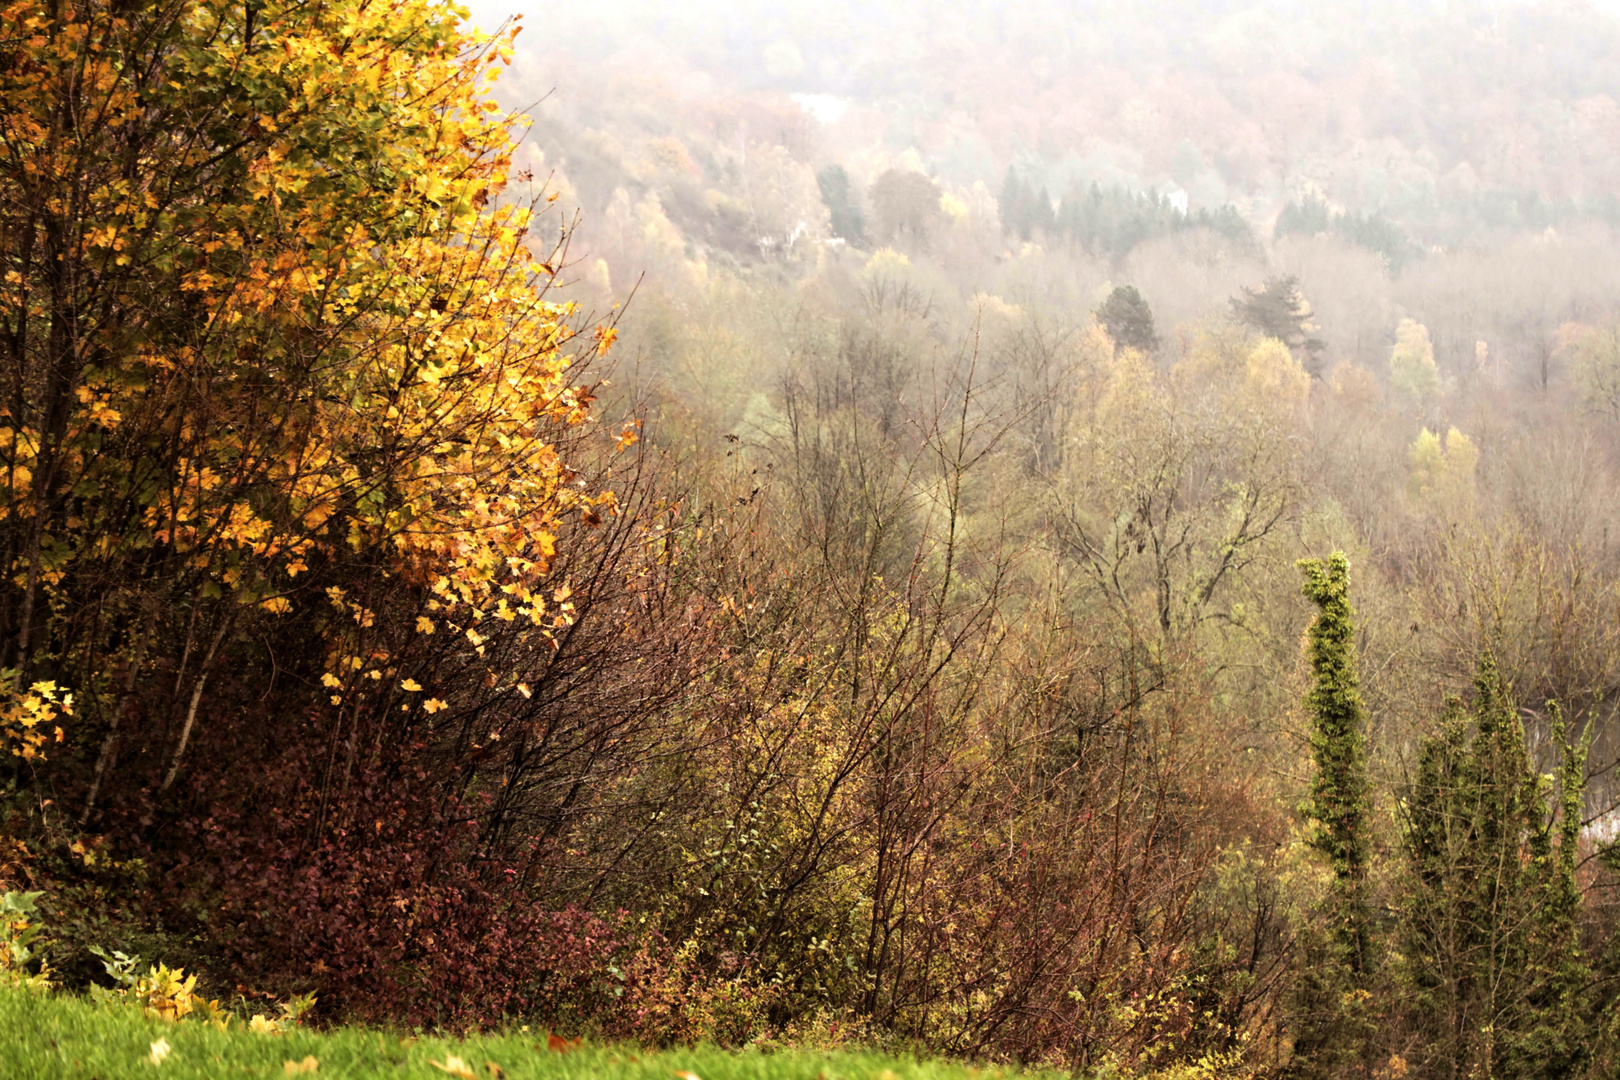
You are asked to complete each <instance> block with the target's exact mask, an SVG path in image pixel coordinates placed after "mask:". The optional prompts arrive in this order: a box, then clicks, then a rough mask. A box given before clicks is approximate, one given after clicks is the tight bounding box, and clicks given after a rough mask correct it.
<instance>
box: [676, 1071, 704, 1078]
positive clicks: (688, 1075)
mask: <svg viewBox="0 0 1620 1080" xmlns="http://www.w3.org/2000/svg"><path fill="white" fill-rule="evenodd" d="M675 1076H676V1077H677V1080H703V1078H702V1077H701V1076H699V1075H698V1074H697V1073H695V1072H678V1073H676V1074H675Z"/></svg>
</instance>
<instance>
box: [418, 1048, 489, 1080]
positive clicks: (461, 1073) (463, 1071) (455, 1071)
mask: <svg viewBox="0 0 1620 1080" xmlns="http://www.w3.org/2000/svg"><path fill="white" fill-rule="evenodd" d="M428 1064H429V1065H431V1066H433V1067H434V1068H435V1069H438V1070H439V1071H440V1072H442V1073H449V1074H450V1075H451V1076H454V1077H455V1078H456V1080H478V1077H477V1076H475V1075H474V1074H473V1071H472V1068H471V1067H470V1066H468V1064H467V1063H466V1062H465V1061H462V1060H461V1059H460V1058H458V1057H456V1055H454V1054H446V1055H444V1061H443V1062H442V1063H441V1062H437V1061H429V1062H428Z"/></svg>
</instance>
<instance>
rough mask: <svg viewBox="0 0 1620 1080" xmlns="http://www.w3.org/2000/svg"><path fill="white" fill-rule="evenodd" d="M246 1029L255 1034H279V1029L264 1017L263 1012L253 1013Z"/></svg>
mask: <svg viewBox="0 0 1620 1080" xmlns="http://www.w3.org/2000/svg"><path fill="white" fill-rule="evenodd" d="M248 1030H249V1031H251V1032H253V1033H254V1034H255V1035H279V1034H280V1033H281V1029H280V1028H278V1027H276V1025H275V1023H274V1022H273V1021H271V1020H269V1019H266V1017H265V1015H264V1013H255V1014H254V1016H253V1019H251V1020H249V1021H248Z"/></svg>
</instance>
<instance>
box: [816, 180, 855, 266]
mask: <svg viewBox="0 0 1620 1080" xmlns="http://www.w3.org/2000/svg"><path fill="white" fill-rule="evenodd" d="M816 186H817V187H819V188H820V189H821V201H822V202H823V203H824V204H826V207H827V216H828V218H829V219H830V220H829V224H830V225H831V226H832V233H833V235H834V236H837V237H841V238H843V239H844V240H845V241H846V242H847V243H849V244H852V245H854V246H856V247H862V246H864V245H865V244H866V218H865V215H863V214H862V213H861V207H860V204H859V203H858V202H856V200H855V192H854V189H853V188H851V186H850V183H849V172H848V171H847V170H845V168H844V167H843V166H842V165H828V166H827V167H826V168H824V169H822V170H821V171H820V172H818V173H816Z"/></svg>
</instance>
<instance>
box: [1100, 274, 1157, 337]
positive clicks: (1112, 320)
mask: <svg viewBox="0 0 1620 1080" xmlns="http://www.w3.org/2000/svg"><path fill="white" fill-rule="evenodd" d="M1094 314H1095V315H1096V316H1097V321H1098V322H1100V323H1102V325H1103V329H1105V330H1107V331H1108V336H1109V337H1111V338H1113V339H1114V344H1116V345H1118V346H1120V347H1121V348H1126V349H1137V350H1139V351H1141V352H1145V353H1155V352H1158V351H1159V334H1158V331H1157V330H1155V329H1154V326H1153V309H1152V308H1150V307H1148V302H1147V301H1146V300H1144V299H1143V298H1142V294H1141V293H1140V292H1139V291H1137V288H1136V286H1135V285H1115V286H1114V289H1113V291H1112V292H1110V293H1109V294H1108V299H1107V300H1104V301H1103V302H1102V304H1101V305H1100V306H1099V307H1098V308H1097V310H1096V312H1095V313H1094Z"/></svg>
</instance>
